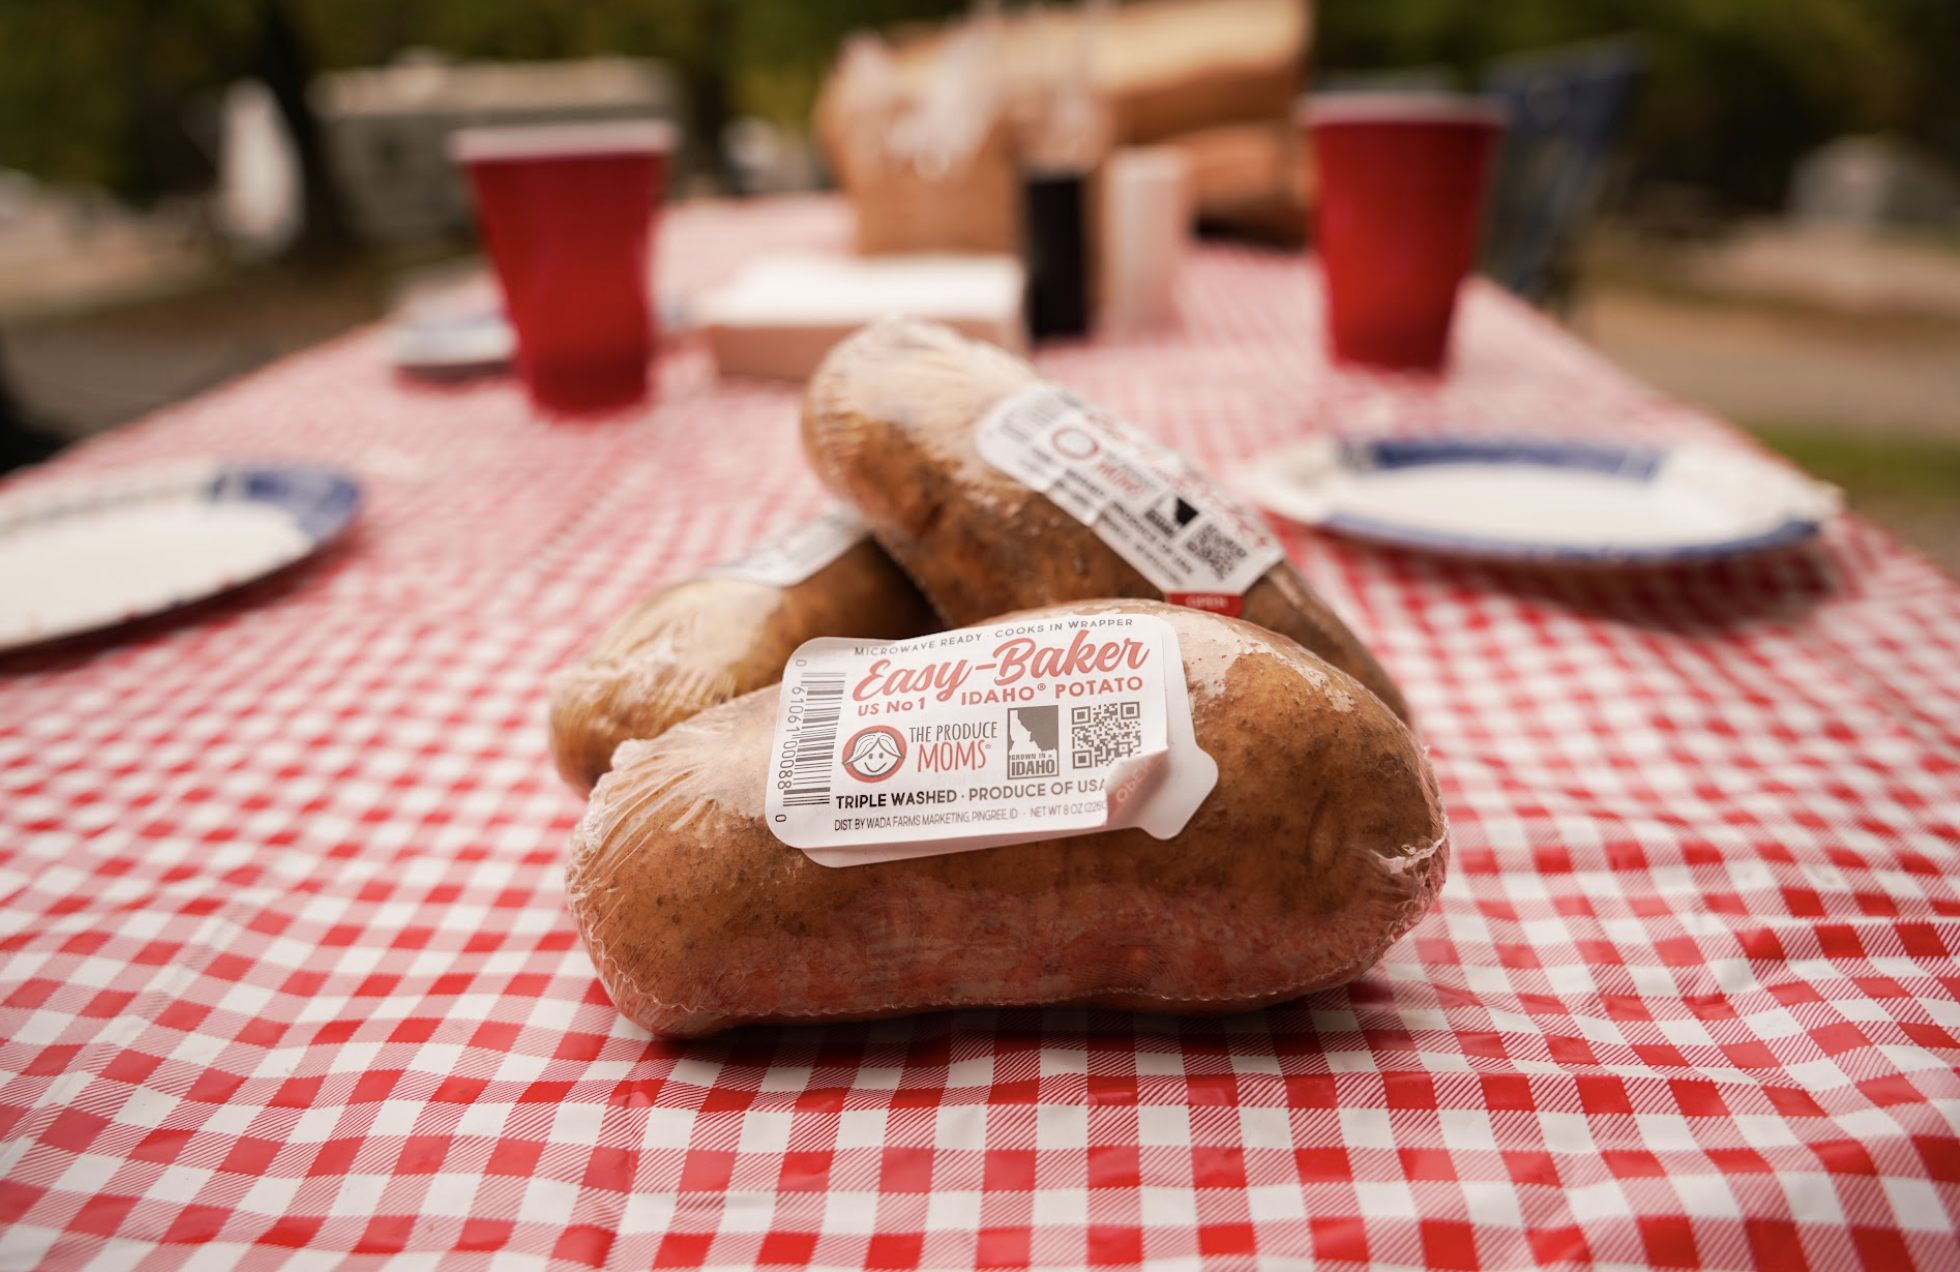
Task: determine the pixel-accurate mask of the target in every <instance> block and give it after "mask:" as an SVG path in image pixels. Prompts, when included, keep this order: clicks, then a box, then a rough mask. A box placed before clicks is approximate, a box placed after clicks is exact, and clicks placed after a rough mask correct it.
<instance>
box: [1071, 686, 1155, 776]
mask: <svg viewBox="0 0 1960 1272" xmlns="http://www.w3.org/2000/svg"><path fill="white" fill-rule="evenodd" d="M1068 723H1069V751H1070V753H1071V754H1072V756H1073V758H1072V760H1071V761H1070V762H1071V763H1072V764H1073V765H1074V766H1075V767H1076V768H1079V769H1096V768H1105V767H1107V766H1109V765H1111V764H1114V763H1115V762H1116V761H1118V760H1120V759H1123V758H1125V757H1126V756H1131V755H1135V754H1136V753H1137V752H1138V751H1141V750H1142V749H1143V704H1142V703H1140V702H1100V703H1097V704H1096V705H1095V706H1093V707H1070V708H1069V713H1068Z"/></svg>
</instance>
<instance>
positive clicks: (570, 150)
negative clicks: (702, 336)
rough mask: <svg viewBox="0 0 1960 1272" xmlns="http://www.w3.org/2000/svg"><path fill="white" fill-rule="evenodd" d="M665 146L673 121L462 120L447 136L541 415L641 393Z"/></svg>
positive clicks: (599, 407)
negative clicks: (495, 123) (465, 178)
mask: <svg viewBox="0 0 1960 1272" xmlns="http://www.w3.org/2000/svg"><path fill="white" fill-rule="evenodd" d="M673 148H674V131H673V129H672V128H670V127H668V126H667V125H665V124H662V123H658V122H654V121H649V120H634V121H606V122H594V123H579V124H537V125H518V126H511V127H496V128H468V129H464V130H462V131H461V132H458V133H457V134H456V136H455V139H454V141H453V142H452V145H451V153H452V154H453V155H454V156H455V158H456V160H457V161H458V162H459V163H461V164H462V165H463V166H464V167H465V168H466V169H467V170H468V172H469V175H470V184H471V186H472V187H473V188H474V189H475V192H476V212H477V221H478V228H479V230H480V231H481V233H482V235H483V240H484V243H485V246H486V247H487V248H488V249H489V253H490V260H491V262H492V263H493V264H494V265H495V267H496V271H497V278H498V281H499V282H500V283H502V285H503V290H504V304H505V306H506V308H507V309H508V310H509V312H510V321H511V326H512V327H513V328H514V329H515V330H516V332H517V369H518V373H519V374H520V375H521V376H522V377H523V379H524V385H525V387H526V388H527V389H528V390H529V391H530V394H531V400H532V401H533V402H535V403H536V404H537V406H538V408H539V409H540V410H542V411H544V412H546V413H548V414H554V415H560V414H585V413H590V412H596V411H607V410H613V409H616V408H619V407H623V406H629V405H632V404H633V403H635V402H639V401H642V400H644V399H645V397H646V395H647V370H648V366H649V364H650V363H651V362H652V359H653V346H654V337H655V335H656V330H655V326H656V322H657V317H656V315H655V313H654V309H653V306H652V303H651V300H650V293H651V290H652V283H653V274H652V269H651V266H650V262H649V256H648V253H649V251H650V250H651V246H652V240H653V227H654V219H655V217H656V215H657V213H658V210H659V206H660V200H661V197H662V195H663V194H664V192H665V188H666V177H667V163H668V158H669V156H670V155H671V154H672V152H673Z"/></svg>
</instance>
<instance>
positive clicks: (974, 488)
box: [803, 319, 1410, 720]
mask: <svg viewBox="0 0 1960 1272" xmlns="http://www.w3.org/2000/svg"><path fill="white" fill-rule="evenodd" d="M1040 386H1041V381H1040V380H1039V379H1038V377H1037V376H1036V374H1035V371H1034V368H1032V367H1030V366H1029V365H1028V364H1027V363H1025V362H1023V361H1021V360H1020V359H1019V358H1016V357H1013V356H1012V355H1010V354H1007V353H1005V352H1003V351H1002V350H1000V349H997V348H995V347H993V346H991V345H986V344H980V343H978V342H975V341H970V340H967V339H965V338H963V337H962V336H960V335H959V334H957V333H956V332H954V331H952V330H950V329H948V328H946V327H943V326H939V325H937V324H934V323H927V322H920V321H917V320H913V319H886V320H884V321H882V322H879V323H876V324H874V325H872V326H870V327H866V328H864V329H863V330H861V331H859V332H858V333H857V334H855V335H853V336H852V337H850V338H849V339H848V340H846V341H844V342H843V343H842V344H840V345H838V346H837V347H836V348H835V349H833V350H832V351H831V353H830V355H829V356H828V357H827V358H826V359H825V360H824V363H823V365H822V366H821V367H820V368H819V369H818V371H817V374H816V375H815V376H813V377H812V378H811V380H810V383H809V386H808V388H807V390H806V391H805V395H804V403H803V438H804V444H805V448H806V449H807V450H808V452H809V454H810V459H811V462H812V464H813V465H814V466H815V468H816V472H817V476H818V478H819V479H820V480H822V481H823V483H824V484H825V485H826V486H827V487H829V489H830V490H831V492H832V493H834V494H836V495H838V496H839V497H840V498H842V499H844V500H845V501H847V502H849V503H851V504H853V505H854V506H855V507H856V508H857V510H858V511H859V513H860V514H861V515H862V516H863V517H864V519H865V521H866V523H867V524H869V525H870V527H871V531H872V533H873V534H875V535H876V536H877V537H878V540H879V542H880V543H882V544H883V545H884V546H885V549H886V550H887V551H888V552H890V553H891V555H892V558H893V559H894V560H896V561H897V562H898V563H899V565H900V566H902V567H903V568H904V569H905V571H906V573H908V574H910V575H911V576H912V578H913V579H914V580H915V581H916V582H917V583H918V584H919V586H920V587H921V588H923V589H924V591H925V593H926V595H927V596H928V597H930V598H931V600H932V602H933V604H934V605H936V606H938V608H939V610H940V612H941V613H943V614H944V615H945V616H946V618H947V619H948V621H950V622H952V623H954V624H956V625H964V624H969V623H975V622H980V621H982V620H984V619H986V618H989V617H991V616H992V615H995V614H1002V613H1005V612H1007V611H1009V610H1015V609H1022V608H1026V607H1029V606H1035V605H1054V604H1063V603H1067V602H1070V601H1080V600H1089V599H1092V598H1096V597H1139V598H1148V599H1151V600H1164V599H1167V598H1168V599H1171V600H1174V601H1180V600H1181V601H1183V603H1186V604H1194V605H1199V606H1200V607H1206V606H1205V602H1206V601H1207V600H1214V599H1220V598H1217V597H1198V598H1195V599H1187V598H1183V597H1180V596H1179V595H1178V592H1179V590H1180V585H1179V584H1177V583H1176V582H1174V581H1173V580H1172V578H1171V577H1170V575H1166V574H1164V573H1162V572H1161V571H1157V577H1155V578H1153V577H1149V576H1148V575H1147V573H1146V570H1145V569H1143V568H1139V566H1138V565H1137V564H1135V563H1134V561H1137V560H1146V558H1152V557H1154V558H1155V559H1156V561H1157V562H1159V563H1161V564H1163V565H1165V566H1166V567H1167V568H1169V569H1170V570H1171V572H1172V573H1173V574H1174V573H1176V572H1177V571H1178V570H1185V571H1193V572H1195V573H1194V581H1193V583H1192V585H1191V587H1190V588H1189V590H1190V591H1192V592H1205V591H1207V590H1208V589H1209V588H1210V587H1211V586H1212V585H1215V584H1216V583H1217V582H1218V581H1219V580H1221V579H1225V578H1227V576H1228V575H1230V574H1231V573H1233V572H1234V571H1235V570H1236V571H1237V572H1238V573H1239V575H1240V582H1242V583H1243V585H1244V586H1243V587H1241V588H1238V589H1237V591H1236V592H1235V594H1233V595H1232V596H1230V597H1227V598H1222V599H1226V600H1229V601H1230V602H1231V603H1232V605H1233V606H1234V607H1235V609H1236V613H1237V614H1238V616H1239V617H1241V618H1244V619H1246V620H1247V621H1248V622H1252V623H1256V624H1258V625H1259V626H1261V627H1265V628H1268V629H1270V630H1272V631H1276V632H1279V633H1281V634H1282V635H1285V636H1290V637H1292V638H1293V639H1294V640H1297V641H1299V642H1300V643H1301V644H1302V645H1305V646H1306V647H1307V648H1308V649H1310V650H1312V651H1313V652H1314V653H1316V654H1319V655H1320V656H1321V657H1322V658H1325V659H1326V660H1327V661H1328V662H1330V663H1332V664H1333V665H1334V666H1336V667H1338V668H1340V669H1341V670H1342V671H1345V672H1347V673H1348V674H1349V675H1351V676H1353V677H1354V678H1355V679H1357V680H1359V681H1360V682H1361V683H1362V684H1364V685H1366V686H1367V687H1368V689H1369V690H1370V691H1372V692H1373V693H1374V694H1375V695H1376V696H1377V697H1379V698H1380V699H1381V700H1382V701H1383V702H1385V703H1387V704H1388V707H1389V709H1390V710H1391V711H1393V712H1394V713H1395V714H1396V715H1398V716H1400V717H1401V718H1402V719H1404V720H1408V719H1410V715H1409V708H1408V704H1407V703H1406V702H1405V701H1404V700H1403V697H1402V693H1401V690H1400V689H1399V688H1398V687H1397V686H1396V684H1395V682H1394V680H1392V679H1391V678H1390V677H1389V675H1388V673H1387V672H1386V671H1385V670H1383V669H1382V667H1381V664H1380V663H1378V662H1376V660H1375V658H1374V655H1373V654H1371V653H1370V652H1369V651H1368V649H1367V648H1366V647H1365V646H1364V645H1363V644H1362V643H1361V642H1360V640H1359V639H1357V638H1356V637H1355V635H1354V633H1353V632H1352V631H1350V630H1349V629H1348V627H1347V625H1346V624H1345V623H1343V622H1342V621H1341V620H1340V618H1339V617H1338V616H1336V615H1335V614H1334V612H1333V611H1332V610H1330V609H1329V608H1328V607H1327V605H1326V603H1325V602H1324V601H1323V600H1321V598H1320V597H1319V596H1318V595H1317V594H1315V592H1314V590H1313V589H1312V588H1311V587H1310V586H1308V584H1307V582H1306V580H1305V579H1303V578H1302V577H1301V576H1300V573H1299V571H1298V570H1296V569H1294V568H1293V565H1292V564H1291V563H1290V562H1289V561H1287V560H1285V559H1284V555H1283V553H1281V552H1280V551H1279V550H1278V548H1277V544H1276V543H1275V542H1274V541H1272V540H1271V539H1270V538H1269V537H1267V536H1266V533H1265V530H1264V527H1263V525H1260V524H1259V523H1258V522H1257V518H1256V517H1252V516H1249V515H1248V516H1247V517H1246V518H1245V519H1244V520H1241V521H1239V523H1238V526H1237V527H1236V529H1235V527H1234V526H1233V525H1232V524H1231V522H1232V520H1233V518H1234V511H1235V510H1236V509H1239V508H1241V507H1242V506H1241V505H1238V504H1237V501H1236V500H1232V499H1231V498H1230V497H1229V496H1226V495H1224V494H1223V492H1221V491H1219V490H1218V489H1217V488H1216V487H1214V486H1211V485H1210V483H1209V482H1207V481H1205V479H1204V478H1203V477H1202V476H1201V475H1200V474H1198V473H1197V472H1196V471H1195V470H1193V469H1190V468H1189V467H1188V465H1187V464H1185V463H1184V461H1182V459H1181V458H1180V457H1177V456H1176V455H1175V454H1174V453H1173V452H1170V451H1168V450H1167V449H1165V448H1163V447H1162V446H1161V444H1159V443H1156V442H1154V441H1153V440H1147V439H1143V440H1141V444H1142V445H1144V446H1147V447H1149V448H1150V451H1151V453H1150V454H1149V455H1147V456H1142V457H1141V458H1142V459H1143V460H1144V462H1143V463H1133V462H1127V460H1134V459H1137V458H1139V456H1137V455H1135V454H1132V455H1131V456H1129V457H1127V459H1126V460H1125V461H1124V462H1120V463H1119V464H1118V465H1115V466H1113V467H1114V468H1118V469H1127V470H1128V471H1127V473H1125V472H1120V471H1118V472H1113V474H1112V484H1111V485H1109V486H1106V487H1104V488H1103V489H1101V490H1094V489H1085V487H1084V486H1083V484H1082V483H1081V482H1080V481H1078V480H1076V479H1077V477H1079V476H1080V474H1081V472H1082V471H1086V469H1085V470H1078V472H1076V473H1064V472H1062V467H1063V466H1065V464H1066V462H1067V460H1066V457H1065V456H1058V455H1057V453H1056V452H1055V451H1054V450H1053V449H1050V450H1048V451H1045V452H1044V451H1043V450H1042V449H1041V447H1042V445H1043V444H1044V443H1043V442H1042V441H1041V440H1039V439H1037V440H1030V439H1029V433H1030V431H1031V430H1038V429H1039V428H1041V427H1046V422H1044V421H1042V420H1040V419H1039V418H1038V413H1039V412H1042V411H1052V410H1053V409H1054V408H1055V406H1056V405H1058V404H1062V405H1065V404H1066V403H1068V402H1070V401H1076V400H1074V399H1072V398H1071V397H1070V395H1068V394H1066V393H1065V392H1064V391H1061V390H1059V389H1056V390H1053V391H1052V392H1051V393H1047V394H1044V393H1043V391H1042V389H1041V387H1040ZM1022 398H1027V399H1029V401H1028V404H1027V405H1028V409H1027V411H1025V412H1023V418H1021V419H1019V420H1012V419H1003V418H1002V417H1001V415H1000V409H1001V408H1002V407H1003V406H1005V405H1008V404H1010V400H1014V401H1019V400H1021V399H1022ZM1084 405H1086V404H1084ZM1091 409H1093V408H1091ZM994 424H1001V425H1003V426H1004V427H1005V429H1006V431H1005V432H1002V433H1000V434H998V435H989V436H983V429H986V428H990V427H991V426H992V425H994ZM1112 427H1115V428H1118V429H1122V428H1123V426H1120V425H1114V426H1112ZM1017 429H1018V430H1020V432H1018V433H1017V432H1016V431H1015V430H1017ZM1132 432H1133V430H1132ZM989 437H991V440H992V441H993V442H995V443H997V444H999V445H1000V446H1002V447H1004V448H1005V451H1006V453H1005V454H1004V455H1000V454H999V453H998V452H994V451H988V453H986V454H983V450H986V449H987V446H988V442H989ZM1072 440H1073V441H1075V442H1078V443H1079V444H1080V445H1081V446H1082V447H1083V448H1084V450H1083V452H1078V454H1080V453H1087V454H1090V455H1093V454H1094V447H1095V446H1096V442H1097V439H1096V437H1095V436H1093V435H1091V434H1090V433H1087V432H1083V431H1082V430H1076V432H1075V436H1074V438H1073V439H1072ZM1104 440H1105V441H1107V440H1108V434H1107V433H1105V434H1104ZM1068 444H1069V443H1068V441H1064V442H1063V443H1062V448H1063V449H1064V450H1066V448H1067V446H1068ZM1017 447H1018V452H1017ZM997 458H998V459H999V461H1000V462H996V460H997ZM1058 459H1060V460H1061V461H1062V462H1061V463H1059V464H1058V462H1057V461H1058ZM1152 460H1155V461H1157V462H1158V471H1155V472H1152V471H1147V470H1148V469H1149V468H1150V466H1151V461H1152ZM1167 460H1168V461H1170V462H1172V463H1174V464H1176V465H1180V466H1182V471H1181V472H1180V473H1177V474H1167V473H1166V472H1164V471H1162V468H1163V462H1164V461H1167ZM1003 462H1004V463H1006V464H1007V465H1009V467H1019V469H1020V473H1021V475H1019V476H1017V475H1014V473H1011V472H1010V471H1008V469H1007V468H1003V467H1002V466H1001V464H1002V463H1003ZM1168 477H1174V478H1175V479H1176V480H1177V481H1181V482H1183V483H1184V484H1185V489H1184V491H1183V492H1182V493H1186V494H1190V491H1191V488H1193V487H1195V488H1196V489H1197V491H1198V492H1199V493H1196V494H1191V495H1190V498H1189V499H1188V500H1186V501H1185V502H1182V503H1180V502H1177V498H1178V496H1179V494H1180V491H1179V490H1177V489H1176V488H1175V486H1174V484H1173V483H1172V482H1171V481H1167V480H1166V478H1168ZM1132 478H1133V479H1135V480H1134V481H1133V482H1132V484H1131V485H1130V487H1129V488H1128V490H1127V491H1126V490H1124V489H1122V488H1121V483H1123V482H1124V481H1126V480H1128V479H1132ZM1044 479H1053V480H1054V482H1055V484H1053V485H1052V486H1050V487H1049V488H1048V490H1047V493H1043V491H1042V490H1039V489H1037V488H1036V487H1035V485H1033V484H1030V482H1031V481H1034V482H1039V481H1042V480H1044ZM1139 490H1140V491H1144V492H1147V493H1145V494H1143V495H1142V496H1140V498H1142V499H1143V500H1144V501H1145V502H1143V503H1135V504H1130V503H1128V502H1126V499H1125V497H1124V496H1125V495H1126V494H1128V493H1134V492H1136V491H1139ZM1160 496H1161V497H1162V498H1163V499H1164V501H1165V502H1164V504H1163V507H1162V511H1161V513H1160V512H1159V510H1158V509H1157V508H1154V507H1150V506H1147V503H1148V501H1149V500H1152V499H1156V498H1158V497H1160ZM1207 499H1208V500H1209V501H1210V504H1211V507H1210V509H1209V510H1208V512H1209V514H1210V515H1204V516H1199V517H1197V518H1196V519H1193V518H1192V514H1193V513H1196V512H1199V511H1201V510H1202V509H1203V505H1204V504H1205V502H1206V500H1207ZM1133 511H1134V512H1138V513H1140V515H1132V512H1133ZM1090 522H1094V523H1095V524H1094V525H1091V524H1089V523H1090ZM1160 528H1161V531H1162V533H1161V536H1160V535H1159V534H1158V530H1159V529H1160ZM1111 535H1115V536H1117V537H1118V538H1122V537H1124V536H1127V540H1128V542H1127V545H1126V548H1125V549H1124V550H1119V549H1118V548H1117V547H1115V546H1112V542H1111ZM1262 540H1263V545H1264V550H1265V551H1266V553H1267V555H1265V556H1260V555H1257V553H1258V552H1259V551H1260V541H1262ZM1248 548H1250V549H1251V554H1248ZM1186 549H1188V551H1186ZM1180 555H1181V559H1173V558H1180ZM1146 564H1149V562H1148V561H1146ZM1213 570H1216V575H1215V576H1214V575H1211V574H1210V573H1209V572H1210V571H1213ZM1224 590H1226V591H1232V590H1233V589H1232V588H1229V587H1228V588H1226V589H1224ZM1210 608H1218V607H1217V606H1210ZM1222 612H1226V613H1231V612H1234V609H1233V608H1227V609H1224V610H1223V611H1222Z"/></svg>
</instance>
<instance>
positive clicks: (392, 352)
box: [388, 309, 517, 376]
mask: <svg viewBox="0 0 1960 1272" xmlns="http://www.w3.org/2000/svg"><path fill="white" fill-rule="evenodd" d="M516 348H517V337H516V335H515V334H514V333H513V332H512V331H511V326H510V320H509V319H507V318H505V317H504V315H503V312H502V311H501V310H492V309H485V310H482V311H479V312H473V313H437V314H426V315H416V316H413V317H405V318H402V319H399V320H398V321H397V322H396V323H395V325H394V326H393V327H391V328H390V329H389V331H388V357H389V359H390V360H391V361H393V362H394V364H395V365H396V366H397V367H400V368H401V369H402V370H404V371H407V372H410V373H413V374H422V375H433V376H447V375H458V374H462V373H465V372H478V371H495V370H498V369H500V368H503V367H506V366H508V365H509V364H510V359H511V354H512V353H513V352H515V350H516Z"/></svg>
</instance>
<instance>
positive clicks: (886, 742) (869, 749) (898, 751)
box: [844, 724, 905, 782]
mask: <svg viewBox="0 0 1960 1272" xmlns="http://www.w3.org/2000/svg"><path fill="white" fill-rule="evenodd" d="M904 762H905V739H904V737H903V736H901V735H900V733H899V731H898V730H897V729H894V728H892V727H891V726H889V725H884V724H874V725H872V726H871V727H870V728H868V729H859V730H858V731H857V732H856V733H855V734H853V735H852V736H851V740H850V741H849V742H846V743H845V744H844V771H845V772H846V773H849V774H850V775H851V776H852V777H855V778H856V779H857V780H858V781H860V782H882V781H884V780H885V779H886V778H888V777H890V776H891V775H892V774H893V773H896V772H898V766H899V765H900V764H903V763H904Z"/></svg>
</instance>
